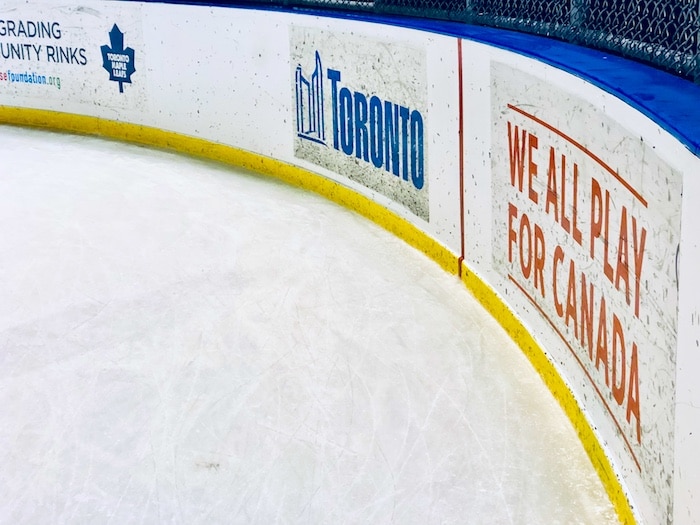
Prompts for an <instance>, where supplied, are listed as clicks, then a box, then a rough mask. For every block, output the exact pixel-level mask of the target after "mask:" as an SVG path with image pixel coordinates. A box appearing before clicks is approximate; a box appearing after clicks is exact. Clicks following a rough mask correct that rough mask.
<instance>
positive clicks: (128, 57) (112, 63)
mask: <svg viewBox="0 0 700 525" xmlns="http://www.w3.org/2000/svg"><path fill="white" fill-rule="evenodd" d="M109 41H110V43H111V44H112V45H111V46H102V47H100V49H101V50H102V67H103V68H105V69H106V70H107V71H108V72H109V79H110V80H113V81H114V82H119V93H124V82H127V83H129V84H131V75H133V74H134V72H135V71H136V67H135V66H134V50H133V49H132V48H130V47H127V48H126V49H125V48H124V33H122V32H121V31H120V30H119V28H118V27H117V24H114V27H113V28H112V30H111V31H110V32H109Z"/></svg>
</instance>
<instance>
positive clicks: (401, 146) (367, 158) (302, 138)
mask: <svg viewBox="0 0 700 525" xmlns="http://www.w3.org/2000/svg"><path fill="white" fill-rule="evenodd" d="M290 40H291V44H290V46H291V51H290V52H291V67H292V71H291V76H292V93H293V99H292V102H293V105H294V108H295V117H294V133H295V140H294V154H295V156H296V157H297V158H299V159H304V160H307V161H309V162H312V163H313V164H316V165H318V166H322V167H324V168H327V169H329V170H331V171H333V172H335V173H337V174H339V175H341V176H343V177H347V178H348V179H350V180H352V181H355V182H357V183H359V184H362V185H363V186H365V187H367V188H369V189H371V190H374V191H377V192H379V193H381V194H382V195H384V196H386V197H388V198H390V199H392V200H393V201H395V202H397V203H399V204H401V205H403V206H404V207H405V208H407V209H408V210H410V211H411V212H412V213H413V214H414V215H416V216H418V217H420V218H422V219H424V220H426V221H428V220H429V209H428V191H429V174H428V173H427V171H426V167H427V165H428V158H427V155H428V152H427V149H428V148H427V145H428V140H427V126H428V119H427V102H426V101H427V82H426V58H425V57H426V53H425V50H424V49H421V48H416V47H411V46H409V45H403V44H399V43H396V42H391V41H386V42H383V41H379V40H375V39H373V38H368V37H366V36H363V35H359V34H353V33H342V32H335V31H334V32H329V31H325V30H321V29H312V28H305V27H291V28H290Z"/></svg>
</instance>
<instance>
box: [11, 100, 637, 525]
mask: <svg viewBox="0 0 700 525" xmlns="http://www.w3.org/2000/svg"><path fill="white" fill-rule="evenodd" d="M0 124H8V125H17V126H27V127H34V128H42V129H46V130H54V131H64V132H69V133H76V134H83V135H91V136H99V137H105V138H110V139H116V140H120V141H123V142H128V143H133V144H138V145H145V146H151V147H156V148H160V149H165V150H170V151H176V152H178V153H182V154H186V155H191V156H193V157H198V158H203V159H208V160H213V161H216V162H221V163H223V164H227V165H231V166H237V167H240V168H243V169H246V170H250V171H252V172H255V173H258V174H262V175H266V176H269V177H272V178H275V179H278V180H280V181H283V182H285V183H288V184H290V185H292V186H296V187H299V188H302V189H304V190H307V191H311V192H313V193H316V194H318V195H320V196H322V197H324V198H326V199H328V200H330V201H332V202H335V203H336V204H339V205H341V206H343V207H345V208H348V209H350V210H352V211H354V212H356V213H358V214H360V215H362V216H363V217H365V218H367V219H369V220H371V221H372V222H374V223H375V224H377V225H379V226H381V227H382V228H383V229H385V230H387V231H388V232H390V233H392V234H393V235H395V236H396V237H398V238H400V239H402V240H403V241H404V242H406V243H407V244H409V245H410V246H412V247H413V248H415V249H417V250H419V251H420V252H422V253H423V254H425V255H426V256H427V257H429V258H430V259H432V260H433V261H434V262H436V263H437V264H438V265H439V266H440V267H441V268H442V269H443V270H445V271H446V272H448V273H451V274H453V275H455V276H457V277H459V278H460V280H461V281H462V283H463V284H464V286H465V287H466V288H467V290H469V291H470V292H471V293H472V295H473V296H474V297H475V298H476V299H477V300H478V301H479V303H480V304H481V305H482V306H483V307H484V308H485V309H486V311H487V312H489V314H490V315H491V316H492V317H493V318H494V319H495V320H496V321H497V322H498V323H499V324H500V325H501V327H502V328H503V329H504V330H505V331H506V333H507V334H508V335H509V337H510V338H511V339H512V340H513V341H514V342H515V344H516V345H517V346H518V347H519V348H520V350H521V351H522V352H523V353H524V354H525V356H526V357H527V359H528V360H529V361H530V363H531V365H532V366H533V367H534V369H535V370H536V372H537V373H538V375H539V376H540V377H541V378H542V380H543V381H544V383H545V385H546V386H547V388H548V389H549V391H550V392H551V394H552V395H553V396H554V398H555V399H556V401H557V402H558V403H559V405H560V406H561V407H562V409H563V411H564V413H565V414H566V416H567V418H568V419H569V421H570V422H571V424H572V425H573V427H574V430H575V431H576V433H577V435H578V437H579V439H580V441H581V443H582V445H583V447H584V450H585V451H586V454H587V455H588V457H589V459H590V461H591V464H592V465H593V468H594V469H595V471H596V473H597V474H598V477H599V478H600V480H601V483H602V484H603V487H604V489H605V491H606V493H607V495H608V497H609V499H610V501H611V503H612V505H613V507H614V509H615V511H616V513H617V516H618V518H619V519H620V523H623V524H635V523H636V520H635V518H634V512H633V510H632V507H631V505H630V502H629V500H628V498H627V496H626V495H625V491H624V490H623V486H622V483H621V481H620V479H619V477H618V476H617V474H616V473H615V471H614V469H613V467H612V464H611V463H610V459H609V458H608V456H607V455H606V454H605V450H604V448H603V447H602V445H601V444H600V442H599V440H598V438H597V436H596V433H595V431H594V430H593V427H592V426H591V423H590V422H589V421H588V419H587V418H586V417H585V415H584V412H583V409H582V407H581V406H580V405H579V403H578V401H577V400H576V398H575V397H574V394H573V393H572V391H571V389H570V388H569V387H568V386H567V385H566V383H565V382H564V380H563V378H562V377H561V376H560V375H559V373H558V372H557V370H556V368H555V366H554V365H553V363H552V362H551V361H550V360H549V358H548V357H547V354H546V353H545V351H544V349H543V348H542V347H541V346H540V345H539V344H538V343H537V341H536V340H535V339H534V337H533V336H532V335H531V334H530V333H529V331H528V330H527V328H526V326H525V325H524V324H523V323H522V321H520V320H519V319H518V317H517V315H516V314H515V312H513V311H512V310H511V309H510V307H509V306H508V305H507V304H506V303H505V301H503V300H502V299H501V297H500V296H499V295H498V294H497V293H496V291H495V290H494V289H493V288H492V287H491V286H489V285H488V284H487V283H486V281H484V280H483V279H481V278H480V277H479V276H478V275H476V274H475V273H474V272H472V271H471V270H470V269H469V267H468V266H467V265H466V264H464V262H463V261H461V258H460V257H458V256H457V255H456V254H455V253H453V252H452V251H450V250H449V249H448V248H446V247H445V246H443V245H442V244H441V243H439V242H438V241H436V240H435V239H433V238H432V237H430V236H429V235H428V234H427V233H425V232H424V231H422V230H420V229H419V228H417V227H416V226H415V225H413V224H411V223H410V222H408V221H407V220H405V219H403V218H402V217H400V216H399V215H398V214H396V213H394V212H392V211H390V210H388V209H387V208H385V207H384V206H382V205H380V204H378V203H377V202H375V201H373V200H372V199H370V198H369V197H366V196H364V195H361V194H359V193H357V192H356V191H354V190H352V189H350V188H349V187H347V186H344V185H342V184H341V183H339V182H336V181H333V180H330V179H328V178H326V177H324V176H323V175H320V174H318V173H314V172H312V171H309V170H307V169H304V168H301V167H299V166H295V165H292V164H288V163H286V162H283V161H280V160H277V159H274V158H271V157H266V156H264V155H260V154H256V153H252V152H249V151H246V150H242V149H238V148H235V147H233V146H227V145H224V144H220V143H215V142H211V141H208V140H205V139H201V138H197V137H193V136H188V135H184V134H180V133H175V132H171V131H166V130H162V129H159V128H153V127H149V126H143V125H139V124H132V123H129V122H120V121H114V120H107V119H102V118H97V117H88V116H84V115H76V114H71V113H63V112H57V111H49V110H41V109H29V108H18V107H12V106H0Z"/></svg>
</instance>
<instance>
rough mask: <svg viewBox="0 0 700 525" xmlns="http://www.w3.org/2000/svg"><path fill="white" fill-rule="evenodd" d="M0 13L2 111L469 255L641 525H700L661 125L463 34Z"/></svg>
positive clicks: (699, 428) (222, 18)
mask: <svg viewBox="0 0 700 525" xmlns="http://www.w3.org/2000/svg"><path fill="white" fill-rule="evenodd" d="M0 20H2V22H0V45H1V46H2V47H1V49H0V52H1V53H0V55H1V56H2V57H6V58H0V64H1V67H0V69H1V70H2V73H0V104H1V105H4V106H8V107H19V108H36V109H41V110H48V111H58V112H64V113H67V114H78V115H85V116H89V117H99V118H102V119H107V120H111V121H119V122H124V123H127V124H137V125H145V126H150V127H154V128H158V129H162V130H166V131H172V132H176V133H179V134H183V135H187V136H192V137H197V138H202V139H205V140H207V141H211V142H213V143H219V144H224V145H230V146H233V147H236V148H240V149H243V150H246V151H249V152H252V153H254V154H257V155H260V156H265V157H271V158H274V159H278V160H280V161H284V162H286V163H289V164H293V165H295V166H298V167H300V168H304V169H305V170H308V171H309V172H312V173H315V174H318V175H321V176H323V177H327V178H329V179H331V180H334V181H338V182H340V183H341V184H342V185H344V186H347V187H349V188H351V189H353V190H355V191H357V192H359V193H361V194H363V195H366V196H368V197H370V198H371V199H373V200H374V201H376V202H378V203H379V204H381V205H382V206H384V207H386V208H387V209H389V210H391V211H393V212H395V213H396V214H398V215H399V216H400V217H402V218H403V219H404V220H405V221H407V222H409V223H411V224H413V225H415V226H417V227H418V228H419V229H421V230H422V231H424V232H425V233H426V234H427V235H429V236H430V237H432V238H434V239H435V240H437V241H438V242H439V243H441V244H443V245H444V246H445V247H447V248H448V249H449V250H450V251H451V252H452V253H453V254H454V256H455V258H457V257H459V256H460V255H464V262H465V265H466V267H468V268H469V269H470V271H472V272H474V273H475V274H476V275H478V276H479V277H480V278H481V279H482V280H484V281H485V282H486V283H487V284H488V285H489V286H490V287H491V288H492V290H493V291H494V292H495V293H496V294H497V296H498V297H500V299H501V301H502V305H503V308H504V309H507V308H510V309H513V310H515V311H516V312H517V315H518V317H519V318H520V322H521V323H522V325H523V326H525V328H526V329H527V330H528V331H529V333H530V334H531V335H532V336H533V337H534V338H535V339H536V340H537V342H538V344H539V345H540V346H541V347H542V348H543V349H544V352H545V354H546V356H547V358H548V359H549V362H550V363H551V364H552V365H551V366H553V367H554V369H555V370H556V372H557V373H558V374H559V375H560V376H561V377H562V378H563V379H564V381H565V382H566V384H567V385H568V387H569V388H570V389H571V391H572V392H573V395H574V397H575V398H576V400H577V401H578V404H579V406H580V411H581V413H582V414H584V416H585V418H587V420H588V422H589V423H590V426H591V427H592V428H593V429H594V431H595V435H596V437H597V439H598V442H599V444H600V446H602V448H603V449H604V450H605V453H606V454H607V456H608V458H609V460H610V462H611V464H612V465H613V468H614V472H615V474H616V475H618V476H620V477H621V479H622V485H623V487H624V489H625V490H626V492H627V495H628V497H629V498H630V500H631V502H632V507H633V512H634V514H635V516H636V518H637V519H638V520H639V521H642V522H645V523H654V524H655V523H663V522H670V521H672V520H673V519H674V518H675V520H676V523H690V522H693V521H697V520H700V512H699V511H698V506H699V505H698V503H697V500H696V496H697V495H696V494H695V490H694V489H695V487H696V486H698V483H699V482H700V480H698V472H700V461H699V460H698V459H697V456H696V454H695V450H696V449H697V447H698V444H699V443H698V436H700V414H698V409H697V408H696V407H698V406H700V388H698V387H697V386H696V384H695V382H694V381H693V372H694V371H695V370H698V369H700V368H699V367H698V365H700V363H698V359H699V358H698V353H697V351H696V350H695V349H696V348H697V347H698V339H699V337H698V328H697V326H698V322H699V321H698V319H699V316H698V311H699V309H698V298H697V295H698V294H697V293H695V292H694V290H695V289H697V286H694V284H695V281H696V279H697V277H696V274H695V272H694V268H696V267H697V263H698V261H700V249H699V248H698V242H697V241H696V240H695V237H696V233H695V232H696V231H697V230H696V224H698V222H700V217H699V216H698V212H697V211H696V208H697V207H693V206H692V205H691V206H683V204H684V201H683V200H684V199H685V202H691V203H693V202H697V199H698V198H700V194H699V192H700V186H699V185H698V183H697V181H695V180H694V179H692V177H691V175H693V174H694V173H695V171H696V170H697V168H698V167H699V166H700V163H699V161H698V159H697V158H696V157H695V156H694V155H692V154H691V153H690V152H689V151H688V150H687V149H686V148H684V147H683V146H682V145H681V144H680V143H679V142H678V141H677V140H676V139H674V138H673V137H671V136H670V135H668V134H667V133H666V132H665V131H663V130H662V129H661V128H660V127H659V126H658V125H656V124H655V123H654V122H653V121H652V120H650V119H649V118H647V117H645V116H643V115H641V114H640V113H639V112H637V111H636V110H635V109H633V108H631V107H630V106H628V105H627V104H625V103H624V102H622V101H621V100H619V99H616V98H615V97H614V96H612V95H610V94H609V93H606V92H604V91H602V90H600V89H599V88H597V87H595V86H593V85H591V84H589V83H587V82H586V81H584V80H582V79H580V78H577V77H574V76H572V75H570V74H568V73H565V72H563V71H560V70H557V69H555V68H553V67H551V66H547V65H545V64H543V63H541V62H538V61H535V60H532V59H528V58H525V57H523V56H521V55H518V54H515V53H511V52H507V51H504V50H500V49H496V48H493V47H489V46H486V45H483V44H479V43H475V42H470V41H463V42H462V43H461V46H462V62H461V63H460V61H459V59H458V45H459V44H458V41H457V39H456V38H453V37H449V36H444V35H438V34H434V33H429V32H422V31H417V30H410V29H404V28H400V27H393V26H385V25H381V24H376V23H370V22H362V21H356V20H353V21H351V20H341V19H331V18H322V17H315V16H310V15H299V14H288V13H279V12H258V11H255V10H247V9H246V10H244V9H227V8H217V7H209V6H185V5H167V4H140V3H136V2H124V3H121V2H98V1H92V0H91V1H87V2H78V1H75V2H73V3H72V4H70V5H68V6H66V4H64V3H60V4H59V3H56V2H33V3H32V4H26V3H20V2H17V3H10V4H5V5H4V6H3V7H2V8H0ZM115 24H116V25H117V26H118V29H119V31H116V32H113V33H112V35H111V38H110V31H112V29H113V26H114V25H115ZM37 28H38V29H37ZM42 28H43V29H46V30H48V31H42ZM121 38H123V42H121V41H120V39H121ZM122 43H123V46H122V45H121V44H122ZM103 46H105V47H109V49H104V50H103V49H102V48H103ZM129 49H131V50H132V51H133V54H130V52H129ZM103 51H104V52H105V53H108V52H109V53H112V55H109V56H107V55H105V56H107V58H112V59H115V60H114V62H113V63H112V62H105V60H104V58H105V57H104V56H103ZM114 55H118V56H116V57H115V56H114ZM113 64H121V65H116V66H115V69H114V71H112V65H113ZM105 66H106V67H105ZM460 69H461V74H462V78H463V90H462V92H461V93H460V92H459V83H458V80H459V74H460ZM119 71H121V73H119ZM110 73H111V74H112V76H113V77H114V78H113V79H112V80H110ZM120 74H121V75H123V76H122V77H118V75H120ZM118 78H121V79H123V80H124V82H122V84H121V91H120V83H119V82H118V81H117V80H118ZM30 80H31V82H29V81H30ZM37 82H38V83H37ZM44 82H45V83H44ZM59 85H60V89H59ZM460 96H461V97H462V102H463V104H464V116H463V122H462V124H463V128H464V141H463V147H464V150H463V153H464V164H463V166H460V162H459V159H460V156H459V154H460V136H459V129H460V112H459V107H460ZM300 100H301V101H303V102H299V101H300ZM5 114H6V113H5ZM2 116H3V113H2V112H1V111H0V118H1V117H2ZM95 122H97V121H95ZM96 126H97V124H95V125H94V126H93V127H92V128H91V127H90V126H88V125H85V126H84V129H83V131H88V132H91V131H92V132H94V131H98V130H97V128H96ZM391 128H393V131H394V133H392V132H390V131H389V130H390V129H391ZM460 168H462V170H463V184H464V191H463V193H462V194H460ZM521 180H522V187H521ZM462 202H463V204H462ZM461 206H464V208H463V210H462V209H461ZM462 211H463V213H464V223H462V222H461V219H460V213H461V212H462ZM606 238H607V239H609V242H606ZM462 243H464V246H465V249H464V253H462V248H461V247H462ZM677 253H680V254H681V255H682V257H680V259H679V260H678V261H677ZM679 276H680V277H679ZM582 279H585V286H584V285H582ZM679 283H683V286H680V284H679ZM583 290H585V291H586V297H587V298H588V300H589V306H590V305H591V304H590V301H591V299H592V309H591V310H590V312H592V313H590V318H589V314H588V312H589V310H587V309H586V308H585V306H584V304H583V299H584V294H583ZM603 303H604V306H602V304H603ZM589 329H590V334H591V338H590V339H588V337H589V336H588V334H589V331H588V330H589ZM623 339H624V341H623ZM533 424H536V422H533ZM594 461H595V458H594Z"/></svg>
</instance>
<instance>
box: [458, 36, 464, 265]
mask: <svg viewBox="0 0 700 525" xmlns="http://www.w3.org/2000/svg"><path fill="white" fill-rule="evenodd" d="M457 79H458V82H457V84H458V86H459V234H460V243H461V248H460V254H459V260H458V261H457V265H458V268H457V272H458V275H459V276H460V277H462V262H463V261H464V251H465V249H464V101H463V100H462V93H463V89H462V88H463V84H462V39H461V38H458V39H457Z"/></svg>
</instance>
